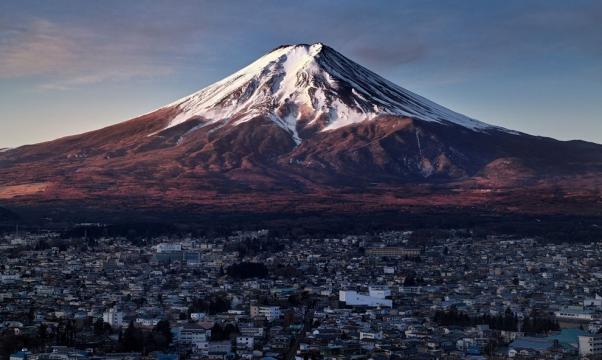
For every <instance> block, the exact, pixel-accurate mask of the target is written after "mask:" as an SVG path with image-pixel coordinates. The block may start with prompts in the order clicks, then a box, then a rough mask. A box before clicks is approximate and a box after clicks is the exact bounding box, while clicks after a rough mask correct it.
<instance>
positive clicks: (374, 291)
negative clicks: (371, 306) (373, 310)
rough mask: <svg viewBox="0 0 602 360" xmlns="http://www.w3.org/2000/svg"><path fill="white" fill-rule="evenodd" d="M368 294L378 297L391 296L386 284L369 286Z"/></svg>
mask: <svg viewBox="0 0 602 360" xmlns="http://www.w3.org/2000/svg"><path fill="white" fill-rule="evenodd" d="M368 295H370V296H372V297H375V298H379V299H385V298H386V297H387V296H391V290H389V288H388V287H386V286H370V287H369V288H368Z"/></svg>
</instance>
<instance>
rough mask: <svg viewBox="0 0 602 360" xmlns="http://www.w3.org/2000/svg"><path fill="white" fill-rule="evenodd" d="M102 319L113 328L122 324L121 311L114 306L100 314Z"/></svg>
mask: <svg viewBox="0 0 602 360" xmlns="http://www.w3.org/2000/svg"><path fill="white" fill-rule="evenodd" d="M102 321H104V322H106V323H107V324H109V325H111V327H113V328H120V327H122V326H123V312H121V311H119V310H117V309H115V308H110V309H109V310H107V311H105V312H104V313H103V314H102Z"/></svg>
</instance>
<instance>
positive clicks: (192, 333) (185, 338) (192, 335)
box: [177, 324, 211, 348]
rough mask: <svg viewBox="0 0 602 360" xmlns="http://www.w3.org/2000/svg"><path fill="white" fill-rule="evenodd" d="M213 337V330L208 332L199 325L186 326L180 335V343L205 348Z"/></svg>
mask: <svg viewBox="0 0 602 360" xmlns="http://www.w3.org/2000/svg"><path fill="white" fill-rule="evenodd" d="M210 336H211V330H207V329H205V328H203V327H201V326H199V325H197V324H186V325H184V327H183V328H182V329H181V330H180V333H179V335H178V339H177V341H178V343H180V344H190V345H193V346H195V347H197V348H198V347H205V346H206V345H205V343H206V342H207V341H208V340H209V337H210Z"/></svg>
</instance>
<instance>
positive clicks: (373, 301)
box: [339, 290, 393, 307]
mask: <svg viewBox="0 0 602 360" xmlns="http://www.w3.org/2000/svg"><path fill="white" fill-rule="evenodd" d="M339 301H342V302H344V303H345V304H346V305H351V306H370V307H377V306H381V307H393V301H391V300H389V299H384V298H382V297H375V296H370V295H362V294H359V293H358V292H357V291H350V290H347V291H344V290H341V291H339Z"/></svg>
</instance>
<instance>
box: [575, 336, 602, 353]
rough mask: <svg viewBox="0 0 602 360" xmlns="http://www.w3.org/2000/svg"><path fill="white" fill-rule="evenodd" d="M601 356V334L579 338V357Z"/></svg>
mask: <svg viewBox="0 0 602 360" xmlns="http://www.w3.org/2000/svg"><path fill="white" fill-rule="evenodd" d="M596 355H602V334H596V335H588V336H579V356H582V357H583V356H596Z"/></svg>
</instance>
